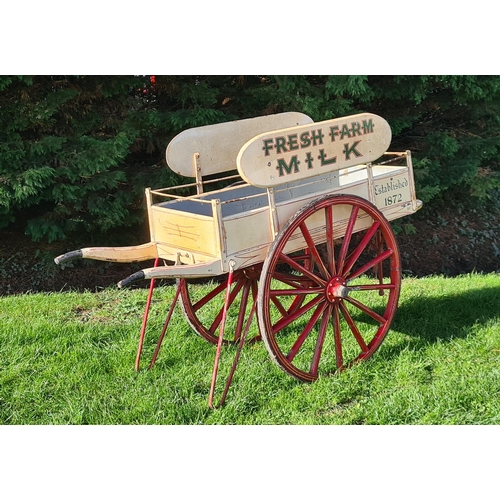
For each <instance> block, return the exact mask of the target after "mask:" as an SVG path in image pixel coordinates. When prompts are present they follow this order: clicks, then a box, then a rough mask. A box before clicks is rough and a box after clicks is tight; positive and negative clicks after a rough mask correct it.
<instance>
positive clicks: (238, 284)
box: [178, 265, 262, 344]
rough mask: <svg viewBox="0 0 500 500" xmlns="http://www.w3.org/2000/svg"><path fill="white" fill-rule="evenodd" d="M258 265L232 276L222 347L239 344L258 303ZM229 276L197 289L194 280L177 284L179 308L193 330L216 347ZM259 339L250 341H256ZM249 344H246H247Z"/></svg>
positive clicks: (181, 281)
mask: <svg viewBox="0 0 500 500" xmlns="http://www.w3.org/2000/svg"><path fill="white" fill-rule="evenodd" d="M261 267H262V266H261V265H258V266H252V267H247V268H244V269H238V270H236V271H235V272H234V273H233V282H232V285H231V292H230V296H229V302H228V309H227V317H226V325H225V331H226V334H225V335H224V343H225V344H227V343H232V342H238V341H239V339H240V337H241V334H242V332H243V329H244V328H245V326H246V322H247V319H248V316H249V314H250V311H251V308H252V305H253V303H254V302H255V301H256V300H257V294H258V280H259V277H260V272H261ZM227 284H228V275H226V276H224V277H223V279H222V280H221V281H217V282H212V283H211V286H212V289H211V290H210V291H209V292H208V293H207V288H206V286H203V287H201V286H198V284H197V282H196V281H195V280H180V281H179V285H178V286H179V287H180V288H181V290H180V298H181V306H182V310H183V312H184V315H185V316H186V319H187V321H188V323H189V324H190V325H191V327H192V328H193V330H194V331H195V332H196V333H197V334H198V335H200V336H201V337H203V338H204V339H206V340H208V342H211V343H212V344H217V342H218V339H219V327H220V324H221V321H222V315H223V308H224V302H225V298H226V289H227ZM257 338H260V335H258V336H256V337H254V338H253V339H251V340H257ZM247 342H248V340H247Z"/></svg>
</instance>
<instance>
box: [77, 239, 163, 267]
mask: <svg viewBox="0 0 500 500" xmlns="http://www.w3.org/2000/svg"><path fill="white" fill-rule="evenodd" d="M156 257H158V252H157V250H156V243H155V242H154V241H151V242H149V243H145V244H144V245H138V246H130V247H90V248H82V258H83V259H93V260H104V261H108V262H141V261H144V260H150V259H156Z"/></svg>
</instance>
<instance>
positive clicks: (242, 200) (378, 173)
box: [150, 153, 421, 277]
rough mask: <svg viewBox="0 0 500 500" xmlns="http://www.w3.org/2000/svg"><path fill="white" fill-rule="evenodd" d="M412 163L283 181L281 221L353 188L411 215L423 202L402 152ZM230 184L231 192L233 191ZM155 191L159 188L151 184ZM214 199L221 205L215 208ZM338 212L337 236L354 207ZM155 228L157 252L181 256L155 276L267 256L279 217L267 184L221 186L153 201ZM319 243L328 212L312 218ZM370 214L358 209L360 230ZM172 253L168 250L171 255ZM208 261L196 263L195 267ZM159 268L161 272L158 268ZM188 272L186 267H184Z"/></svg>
mask: <svg viewBox="0 0 500 500" xmlns="http://www.w3.org/2000/svg"><path fill="white" fill-rule="evenodd" d="M398 155H399V156H401V157H402V158H403V159H406V164H403V165H398V166H392V165H387V164H385V165H384V164H383V165H371V164H367V165H358V166H355V167H351V168H346V169H342V170H338V171H334V172H330V173H326V174H322V175H321V176H318V178H311V179H309V180H307V181H301V182H291V183H287V184H284V185H281V186H278V187H276V188H274V189H272V190H271V191H269V193H272V196H271V199H272V200H273V203H272V204H271V206H272V207H274V208H275V210H276V213H275V219H274V220H275V221H276V224H277V226H278V227H277V229H278V230H279V229H281V228H282V227H283V226H284V224H286V222H287V221H288V220H289V219H290V217H292V216H293V215H294V214H295V213H296V212H297V211H298V210H300V209H301V208H302V207H304V206H305V205H306V204H308V203H310V202H311V201H313V200H315V199H317V198H319V197H320V196H323V195H325V194H351V195H356V196H360V197H362V198H365V199H369V200H373V201H374V203H375V204H376V206H377V207H378V208H379V209H380V210H381V211H382V213H383V214H384V215H385V216H386V217H387V219H389V220H393V219H396V218H398V217H403V216H405V215H409V214H411V213H414V212H415V211H416V210H418V209H419V208H420V206H421V202H419V200H416V199H415V197H414V192H415V191H414V185H413V172H412V168H411V161H410V155H409V153H405V154H397V155H396V157H398ZM228 191H230V193H228ZM152 193H153V194H154V191H153V192H152ZM214 207H216V208H214ZM337 210H338V211H337V213H336V216H335V228H334V234H335V237H340V236H341V235H342V234H343V232H344V231H345V228H346V226H347V222H348V219H349V216H350V213H347V211H346V213H342V207H341V206H339V207H338V209H337ZM150 212H151V214H152V220H151V224H152V225H153V226H154V229H153V231H152V232H153V234H154V235H155V241H156V243H157V246H158V253H159V255H160V256H161V257H163V258H168V259H170V260H173V261H174V262H177V261H178V262H179V263H180V264H183V265H181V266H171V267H168V268H163V269H162V271H155V276H156V277H158V276H160V274H161V273H164V274H163V275H162V276H164V277H173V276H176V272H177V270H178V271H179V273H182V274H179V276H181V275H182V276H187V275H189V273H190V271H189V270H187V269H186V267H190V265H198V264H200V263H204V262H209V263H210V266H211V267H210V269H212V271H213V269H215V267H217V266H216V265H215V264H213V262H216V261H217V262H219V264H218V266H219V268H220V272H221V273H224V272H227V271H228V270H229V264H228V263H229V261H230V260H233V261H234V262H235V263H236V265H235V269H239V268H243V267H247V266H249V265H253V264H259V263H261V262H263V261H264V259H265V257H266V255H267V253H268V251H269V247H270V245H271V243H272V241H273V239H274V236H275V235H274V232H273V224H272V221H273V217H272V214H271V208H270V204H269V198H268V190H266V189H264V188H257V187H255V186H249V185H243V186H238V187H232V188H229V189H223V190H220V191H215V192H212V193H206V194H204V195H196V196H192V197H188V198H186V199H184V200H174V201H172V202H166V203H160V204H157V205H153V206H152V207H151V208H150ZM309 223H310V224H311V227H310V228H309V230H310V231H311V234H312V236H313V239H314V241H315V242H316V243H318V244H319V243H322V242H323V240H321V238H324V236H325V231H324V226H325V221H324V215H323V213H318V214H317V215H315V217H313V218H312V219H310V221H308V224H309ZM369 224H370V221H369V220H368V219H367V218H366V216H365V217H363V216H362V217H360V218H359V220H358V221H357V222H356V225H355V230H361V229H363V228H365V227H367V225H369ZM304 247H305V242H304V240H303V238H302V235H301V234H297V235H296V236H294V237H292V238H291V239H290V242H289V243H288V246H287V249H286V250H287V252H288V251H289V252H292V251H294V250H297V249H300V248H304ZM168 256H170V257H168ZM200 269H202V268H197V270H196V273H198V272H199V270H200ZM158 273H160V274H158ZM186 273H187V274H186Z"/></svg>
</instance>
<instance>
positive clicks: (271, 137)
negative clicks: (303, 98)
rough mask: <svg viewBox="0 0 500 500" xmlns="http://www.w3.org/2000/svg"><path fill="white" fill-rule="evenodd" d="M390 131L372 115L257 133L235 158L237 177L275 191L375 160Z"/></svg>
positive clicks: (386, 145)
mask: <svg viewBox="0 0 500 500" xmlns="http://www.w3.org/2000/svg"><path fill="white" fill-rule="evenodd" d="M391 138H392V134H391V128H390V126H389V124H388V123H387V122H386V121H385V120H384V119H383V118H382V117H380V116H378V115H374V114H371V113H360V114H357V115H352V116H347V117H343V118H336V119H334V120H325V121H322V122H316V123H312V124H307V125H301V126H297V127H291V128H285V129H282V130H273V131H271V132H265V133H261V134H259V135H258V136H256V137H254V138H253V139H251V140H249V141H248V142H247V143H246V144H245V145H244V146H243V147H242V148H241V150H240V152H239V153H238V157H237V160H236V163H237V167H238V172H239V173H240V175H241V177H242V178H243V179H244V180H245V181H246V182H248V183H249V184H253V185H254V186H260V187H274V186H279V185H280V184H283V183H285V182H290V181H298V180H302V179H307V178H310V177H314V176H317V175H321V174H323V173H325V172H331V171H335V170H340V169H346V168H348V167H353V166H355V165H359V164H360V163H368V162H372V161H375V160H376V159H378V158H380V157H381V156H382V155H383V154H384V153H385V152H386V151H387V150H388V148H389V145H390V143H391Z"/></svg>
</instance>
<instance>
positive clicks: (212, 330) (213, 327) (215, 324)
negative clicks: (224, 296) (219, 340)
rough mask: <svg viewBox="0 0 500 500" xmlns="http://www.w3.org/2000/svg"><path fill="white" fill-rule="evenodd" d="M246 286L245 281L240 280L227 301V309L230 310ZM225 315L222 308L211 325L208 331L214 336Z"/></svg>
mask: <svg viewBox="0 0 500 500" xmlns="http://www.w3.org/2000/svg"><path fill="white" fill-rule="evenodd" d="M243 285H244V280H240V281H238V282H237V283H236V286H235V287H234V288H233V289H232V291H231V293H230V294H229V299H228V301H227V309H229V308H230V307H231V305H232V303H233V302H234V299H235V298H236V296H237V295H238V292H239V291H240V290H241V288H242V287H243ZM223 315H224V306H222V307H221V309H220V311H219V314H217V316H216V317H215V320H214V322H213V323H212V324H211V326H210V328H209V329H208V331H209V332H210V333H212V334H214V333H215V330H217V328H218V326H219V325H220V322H221V321H222V317H223Z"/></svg>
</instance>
